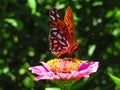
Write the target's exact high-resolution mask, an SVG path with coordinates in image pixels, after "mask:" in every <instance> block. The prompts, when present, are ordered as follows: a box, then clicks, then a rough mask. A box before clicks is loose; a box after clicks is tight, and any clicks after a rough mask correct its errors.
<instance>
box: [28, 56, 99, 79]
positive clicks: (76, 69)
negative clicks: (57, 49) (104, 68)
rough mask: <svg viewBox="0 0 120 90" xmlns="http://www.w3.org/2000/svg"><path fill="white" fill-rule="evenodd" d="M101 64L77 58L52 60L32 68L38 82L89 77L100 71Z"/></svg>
mask: <svg viewBox="0 0 120 90" xmlns="http://www.w3.org/2000/svg"><path fill="white" fill-rule="evenodd" d="M98 65H99V62H87V61H82V60H80V59H77V58H63V59H52V60H50V61H48V62H47V63H45V62H41V65H40V66H33V67H30V68H29V70H31V71H32V73H34V74H36V75H37V77H36V78H35V80H36V81H38V80H43V79H44V80H45V79H47V80H71V79H80V78H84V77H89V76H90V74H92V73H94V72H96V71H97V69H98Z"/></svg>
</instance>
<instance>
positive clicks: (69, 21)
mask: <svg viewBox="0 0 120 90" xmlns="http://www.w3.org/2000/svg"><path fill="white" fill-rule="evenodd" d="M64 22H65V24H66V26H67V28H68V31H69V35H70V44H71V45H72V44H74V43H76V31H75V25H74V19H73V12H72V9H71V8H70V7H68V8H67V10H66V13H65V17H64Z"/></svg>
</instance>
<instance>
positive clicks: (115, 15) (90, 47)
mask: <svg viewBox="0 0 120 90" xmlns="http://www.w3.org/2000/svg"><path fill="white" fill-rule="evenodd" d="M51 6H55V7H56V8H57V9H59V10H60V12H61V13H62V15H63V16H64V13H65V10H66V8H67V7H68V6H70V7H71V8H72V9H73V12H74V22H75V25H76V32H77V42H78V43H79V46H80V48H81V50H82V56H81V59H83V60H86V59H87V60H89V61H91V60H92V61H99V62H100V67H99V70H98V72H97V73H94V74H92V75H91V77H90V78H89V79H87V80H86V79H81V80H79V81H78V82H77V83H76V84H74V85H73V87H72V88H71V90H115V88H116V86H117V85H116V84H115V83H114V82H113V81H112V80H111V78H110V77H109V74H108V73H111V74H113V75H115V76H117V77H120V0H109V1H108V0H0V90H44V89H45V88H47V87H54V86H55V87H56V85H54V84H52V83H51V82H50V81H46V80H43V81H37V82H36V81H34V77H35V75H33V74H32V73H31V72H30V71H28V67H30V66H35V65H39V62H40V61H47V60H49V59H50V58H54V56H53V55H52V54H51V53H50V51H49V41H48V35H49V31H50V25H49V23H50V18H49V9H50V8H51ZM54 90H57V89H54ZM116 90H117V89H116Z"/></svg>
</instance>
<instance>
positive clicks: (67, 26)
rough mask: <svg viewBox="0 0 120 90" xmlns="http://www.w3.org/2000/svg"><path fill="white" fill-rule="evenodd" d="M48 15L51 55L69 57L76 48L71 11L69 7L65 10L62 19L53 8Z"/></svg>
mask: <svg viewBox="0 0 120 90" xmlns="http://www.w3.org/2000/svg"><path fill="white" fill-rule="evenodd" d="M49 15H50V34H49V44H50V50H51V53H52V54H53V55H55V56H57V57H59V56H61V55H63V54H68V55H70V56H71V55H72V53H73V52H74V51H75V50H76V49H77V48H78V43H77V42H76V30H75V25H74V20H73V12H72V9H71V8H70V7H68V8H67V9H66V12H65V16H64V19H63V18H62V16H61V14H60V13H59V11H58V10H57V9H56V8H55V7H52V8H51V9H50V12H49Z"/></svg>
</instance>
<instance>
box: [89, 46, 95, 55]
mask: <svg viewBox="0 0 120 90" xmlns="http://www.w3.org/2000/svg"><path fill="white" fill-rule="evenodd" d="M95 48H96V45H94V44H93V45H90V46H89V50H88V55H89V56H92V55H93V52H94V51H95Z"/></svg>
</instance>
